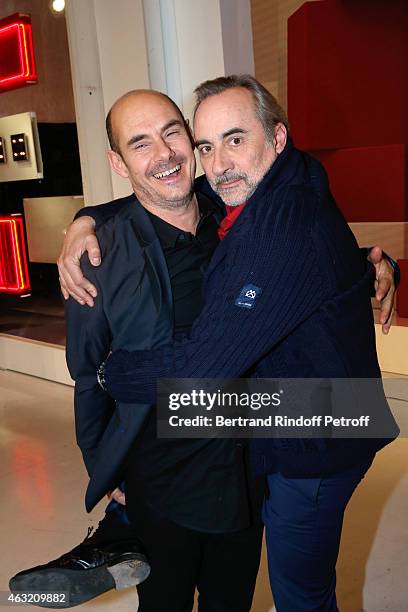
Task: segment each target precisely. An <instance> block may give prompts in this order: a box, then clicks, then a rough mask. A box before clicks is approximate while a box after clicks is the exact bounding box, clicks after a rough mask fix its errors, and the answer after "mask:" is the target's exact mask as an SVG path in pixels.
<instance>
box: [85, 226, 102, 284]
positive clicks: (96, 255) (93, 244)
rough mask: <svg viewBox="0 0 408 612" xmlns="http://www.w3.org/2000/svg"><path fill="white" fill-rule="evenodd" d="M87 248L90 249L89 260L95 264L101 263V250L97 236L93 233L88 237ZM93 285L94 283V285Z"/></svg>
mask: <svg viewBox="0 0 408 612" xmlns="http://www.w3.org/2000/svg"><path fill="white" fill-rule="evenodd" d="M86 250H87V251H88V257H89V261H90V262H91V264H92V265H93V266H99V264H100V263H101V251H100V249H99V243H98V240H97V238H96V236H95V235H94V234H93V235H91V236H88V238H87V239H86ZM92 286H93V285H92Z"/></svg>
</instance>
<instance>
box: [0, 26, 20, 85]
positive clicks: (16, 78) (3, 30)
mask: <svg viewBox="0 0 408 612" xmlns="http://www.w3.org/2000/svg"><path fill="white" fill-rule="evenodd" d="M20 25H22V24H19V23H13V25H10V26H7V27H6V28H2V29H1V30H0V36H1V34H2V33H3V32H6V31H7V30H11V29H12V28H17V32H18V40H19V52H20V66H21V74H14V75H13V76H11V77H6V78H5V79H0V85H2V84H3V83H6V82H8V81H16V80H18V79H22V78H24V73H25V66H24V57H23V55H22V51H21V34H20Z"/></svg>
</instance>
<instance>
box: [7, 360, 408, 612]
mask: <svg viewBox="0 0 408 612" xmlns="http://www.w3.org/2000/svg"><path fill="white" fill-rule="evenodd" d="M72 394H73V390H72V388H70V387H67V386H64V385H60V384H57V383H52V382H48V381H44V380H41V379H38V378H33V377H30V376H25V375H22V374H16V373H13V372H5V371H0V484H1V491H2V503H1V511H0V512H1V515H0V534H1V551H2V555H1V562H0V564H1V565H0V591H2V592H3V595H2V597H3V601H4V596H5V595H4V591H7V590H8V586H7V584H8V579H9V577H10V576H12V575H13V574H14V573H16V572H17V571H19V570H21V569H25V568H27V567H30V566H33V565H37V564H40V563H45V562H46V561H48V560H50V559H52V558H55V557H57V556H59V555H60V554H62V553H63V552H65V551H66V550H68V549H70V548H72V547H73V546H74V545H76V544H78V543H79V541H80V540H82V539H83V538H84V537H85V535H86V531H87V527H88V526H89V525H92V524H93V525H95V526H96V525H97V522H98V518H99V517H100V516H101V515H102V513H103V507H104V506H103V504H102V503H101V504H100V506H99V507H98V509H97V510H95V511H94V512H93V513H92V514H91V515H87V514H86V512H85V510H84V504H83V494H84V490H85V486H86V480H87V476H86V473H85V469H84V467H83V465H82V459H81V455H80V452H79V450H78V449H77V447H76V444H75V439H74V428H73V410H72ZM391 403H392V406H393V409H394V408H395V409H397V410H399V411H401V410H403V411H405V414H408V397H407V398H404V399H402V400H394V401H392V402H391ZM407 451H408V440H407V439H400V440H398V441H397V442H395V443H393V444H392V445H390V446H388V447H387V448H386V449H385V450H383V451H382V452H381V453H379V454H378V455H377V458H376V461H375V463H374V466H373V468H372V469H371V470H370V472H369V474H368V475H367V476H366V478H365V480H364V482H363V484H362V485H361V487H360V488H359V489H358V490H357V492H356V493H355V495H354V497H353V499H352V501H351V503H350V504H349V507H348V510H347V514H346V519H345V525H344V531H343V540H342V547H341V553H340V559H339V562H338V602H339V608H340V610H341V612H361V611H365V612H408V460H407V458H408V452H407ZM3 601H2V602H1V603H3ZM272 606H273V602H272V597H271V595H270V592H269V586H268V581H267V569H266V560H265V555H263V558H262V565H261V570H260V573H259V577H258V583H257V589H256V594H255V600H254V605H253V608H252V609H253V611H254V612H268V611H269V610H270V609H271V608H272ZM2 608H3V609H4V610H14V609H15V608H16V606H15V605H14V606H13V605H10V606H8V605H7V606H4V607H3V606H2ZM77 609H78V610H79V609H83V610H93V611H95V612H96V611H97V610H101V611H104V612H105V611H111V610H112V611H115V612H122V611H128V610H129V611H130V610H132V611H133V612H136V609H137V595H136V593H135V590H134V589H131V590H129V591H122V592H110V593H108V594H105V595H103V596H101V597H99V598H98V599H96V600H94V601H92V602H89V603H87V604H83V605H82V606H79V607H78V608H77ZM162 612H172V611H171V602H169V607H168V609H167V610H163V611H162Z"/></svg>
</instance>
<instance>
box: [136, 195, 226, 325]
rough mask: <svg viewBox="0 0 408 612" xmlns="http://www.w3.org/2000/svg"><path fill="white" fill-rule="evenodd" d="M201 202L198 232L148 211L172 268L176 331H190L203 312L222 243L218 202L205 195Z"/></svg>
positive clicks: (200, 199) (170, 272)
mask: <svg viewBox="0 0 408 612" xmlns="http://www.w3.org/2000/svg"><path fill="white" fill-rule="evenodd" d="M198 205H199V209H200V219H199V222H198V225H197V230H196V234H195V235H193V234H190V232H185V231H183V230H180V229H179V228H178V227H175V226H174V225H170V223H167V222H166V221H163V219H161V218H160V217H157V216H156V215H154V214H153V213H151V212H149V211H147V213H148V214H149V217H150V220H151V222H152V224H153V226H154V229H155V230H156V233H157V235H158V237H159V240H160V243H161V245H162V247H163V252H164V256H165V258H166V263H167V267H168V270H169V275H170V282H171V288H172V292H173V299H174V331H175V334H179V333H188V332H189V331H190V329H191V326H192V324H193V322H194V320H195V319H196V318H197V317H198V315H199V314H200V311H201V308H202V293H201V286H202V281H203V277H204V273H205V270H206V269H207V267H208V264H209V263H210V259H211V257H212V254H213V253H214V251H215V249H216V247H217V246H218V243H219V238H218V234H217V230H218V223H217V221H216V212H217V207H216V205H215V204H213V203H212V202H211V200H209V199H208V198H206V197H205V196H198Z"/></svg>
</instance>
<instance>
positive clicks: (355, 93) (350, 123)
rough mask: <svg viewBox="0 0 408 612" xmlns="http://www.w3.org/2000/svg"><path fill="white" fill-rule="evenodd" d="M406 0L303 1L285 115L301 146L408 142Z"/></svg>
mask: <svg viewBox="0 0 408 612" xmlns="http://www.w3.org/2000/svg"><path fill="white" fill-rule="evenodd" d="M407 32H408V2H407V0H392V2H390V1H389V0H370V1H357V0H324V1H321V2H306V3H305V4H304V5H303V6H302V7H301V8H300V9H299V10H298V11H296V12H295V13H294V14H293V15H292V16H291V17H290V18H289V20H288V115H289V119H290V123H291V131H292V134H293V136H294V139H295V143H296V145H297V146H298V147H299V148H301V149H306V150H317V149H337V148H343V147H359V146H369V145H379V144H381V145H384V144H395V143H400V142H405V143H408V112H407V109H408V79H407V75H408V34H407Z"/></svg>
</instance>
